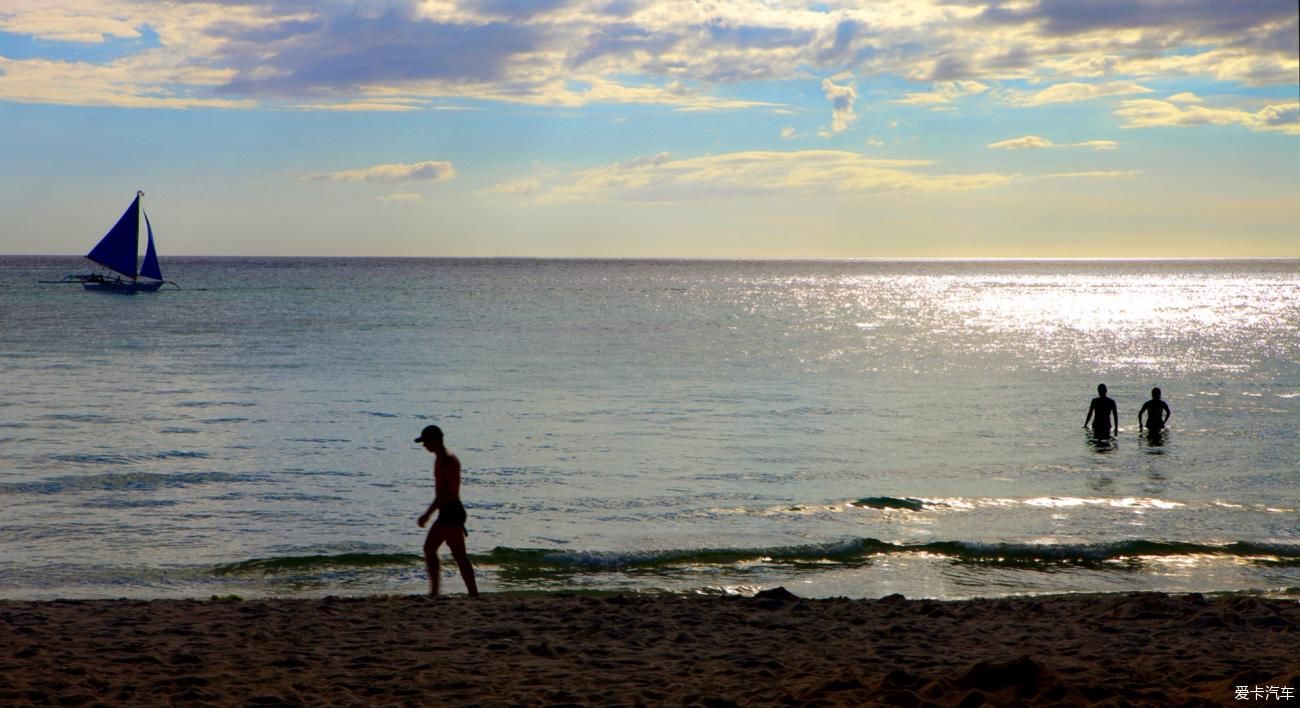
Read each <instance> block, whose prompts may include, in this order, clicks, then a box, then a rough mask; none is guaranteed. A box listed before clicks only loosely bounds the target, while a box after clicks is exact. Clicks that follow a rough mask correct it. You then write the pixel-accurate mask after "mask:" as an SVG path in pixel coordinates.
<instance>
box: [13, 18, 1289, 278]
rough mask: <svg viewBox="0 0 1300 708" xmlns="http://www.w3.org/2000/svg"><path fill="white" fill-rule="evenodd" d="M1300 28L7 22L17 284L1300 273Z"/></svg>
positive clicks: (1099, 23) (870, 21) (558, 21)
mask: <svg viewBox="0 0 1300 708" xmlns="http://www.w3.org/2000/svg"><path fill="white" fill-rule="evenodd" d="M1298 27H1300V9H1298V8H1297V4H1296V2H1295V0H1095V1H1094V0H1006V1H1004V0H937V1H936V0H881V1H871V0H860V1H857V2H840V1H835V0H829V1H821V2H796V1H793V0H789V1H786V0H698V1H693V0H673V1H669V2H655V1H651V0H423V1H417V0H387V1H386V0H374V1H371V2H348V1H345V0H258V1H256V2H253V1H247V2H246V1H241V0H213V1H208V2H200V1H188V0H176V1H174V2H166V3H163V2H154V1H150V2H129V1H123V2H117V1H105V0H3V2H0V214H3V217H4V218H3V221H0V253H7V254H69V255H81V254H84V253H86V252H88V251H89V250H90V248H91V247H92V246H93V245H94V244H95V242H96V241H98V239H99V238H100V237H101V236H102V235H103V234H104V233H105V232H106V231H107V230H108V228H109V227H110V226H111V225H112V224H113V222H114V221H116V219H117V217H118V216H119V215H120V214H121V213H122V211H123V210H124V209H125V208H126V206H127V205H128V204H129V203H130V201H131V199H132V198H133V196H134V195H135V193H136V190H143V191H144V192H145V197H144V205H145V210H146V212H147V213H148V214H149V217H150V220H151V222H152V224H153V227H154V230H155V233H156V236H157V238H158V248H159V251H160V253H161V255H162V257H163V259H164V261H165V260H166V258H167V256H168V255H246V256H523V257H597V258H608V257H650V258H655V257H664V258H696V257H706V258H1005V257H1011V258H1146V257H1161V258H1163V257H1297V256H1300V39H1298V36H1300V34H1298V33H1300V29H1298Z"/></svg>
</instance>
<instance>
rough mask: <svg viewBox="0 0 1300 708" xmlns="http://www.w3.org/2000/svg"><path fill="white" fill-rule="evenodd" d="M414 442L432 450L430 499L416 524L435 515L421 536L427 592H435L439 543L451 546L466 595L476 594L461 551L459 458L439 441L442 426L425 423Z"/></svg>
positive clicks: (470, 568) (462, 525)
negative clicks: (425, 534)
mask: <svg viewBox="0 0 1300 708" xmlns="http://www.w3.org/2000/svg"><path fill="white" fill-rule="evenodd" d="M415 441H416V442H418V443H420V444H422V445H424V449H426V450H428V451H429V452H431V453H433V503H432V504H430V505H429V510H428V511H426V512H424V513H423V514H420V520H419V524H420V528H424V525H425V524H427V523H429V517H431V516H433V512H434V511H437V512H438V518H437V519H435V520H434V522H433V525H432V526H430V527H429V535H428V536H426V537H425V539H424V564H425V566H426V567H428V569H429V595H430V596H431V597H436V596H437V595H438V547H439V546H441V545H442V544H443V543H446V544H447V548H449V549H451V557H452V558H454V559H456V565H457V566H459V567H460V577H461V579H463V580H464V581H465V589H466V590H467V591H468V592H469V596H470V597H478V583H477V582H475V580H474V566H473V565H472V564H470V562H469V554H467V553H466V552H465V536H467V535H469V532H468V531H466V530H465V506H464V505H463V504H461V503H460V459H459V458H458V457H456V456H455V455H453V454H451V453H450V452H448V451H447V447H446V445H444V444H443V442H442V429H441V428H439V427H438V426H436V425H429V426H426V427H425V428H424V430H422V431H420V437H418V438H416V439H415Z"/></svg>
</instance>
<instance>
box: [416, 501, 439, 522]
mask: <svg viewBox="0 0 1300 708" xmlns="http://www.w3.org/2000/svg"><path fill="white" fill-rule="evenodd" d="M438 506H439V501H438V496H437V495H436V494H435V495H434V497H433V503H432V504H429V510H428V511H426V512H424V513H423V514H420V520H419V521H418V522H417V523H419V525H420V528H424V525H425V524H427V523H429V517H430V516H433V512H435V511H437V509H438Z"/></svg>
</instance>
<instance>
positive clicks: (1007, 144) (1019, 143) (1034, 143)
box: [988, 135, 1119, 150]
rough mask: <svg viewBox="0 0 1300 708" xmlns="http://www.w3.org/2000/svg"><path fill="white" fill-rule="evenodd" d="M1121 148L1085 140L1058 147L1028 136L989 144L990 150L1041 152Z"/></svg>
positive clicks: (1115, 143)
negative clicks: (1048, 150)
mask: <svg viewBox="0 0 1300 708" xmlns="http://www.w3.org/2000/svg"><path fill="white" fill-rule="evenodd" d="M1117 147H1119V143H1117V142H1115V141H1113V140H1085V141H1083V142H1081V143H1066V144H1063V145H1058V144H1056V143H1054V142H1052V141H1051V140H1048V139H1047V138H1043V137H1039V136H1037V135H1026V136H1024V137H1020V138H1012V139H1010V140H1001V141H998V142H996V143H989V144H988V148H989V149H990V150H1041V149H1046V148H1091V149H1093V150H1114V149H1115V148H1117Z"/></svg>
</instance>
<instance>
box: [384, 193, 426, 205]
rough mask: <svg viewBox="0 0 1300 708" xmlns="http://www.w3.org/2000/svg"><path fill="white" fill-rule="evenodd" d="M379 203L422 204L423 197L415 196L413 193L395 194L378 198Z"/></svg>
mask: <svg viewBox="0 0 1300 708" xmlns="http://www.w3.org/2000/svg"><path fill="white" fill-rule="evenodd" d="M379 201H381V202H383V203H385V204H395V203H397V204H400V203H409V202H422V201H424V195H421V194H415V193H414V192H395V193H393V194H389V195H387V196H383V197H380V198H379Z"/></svg>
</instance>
